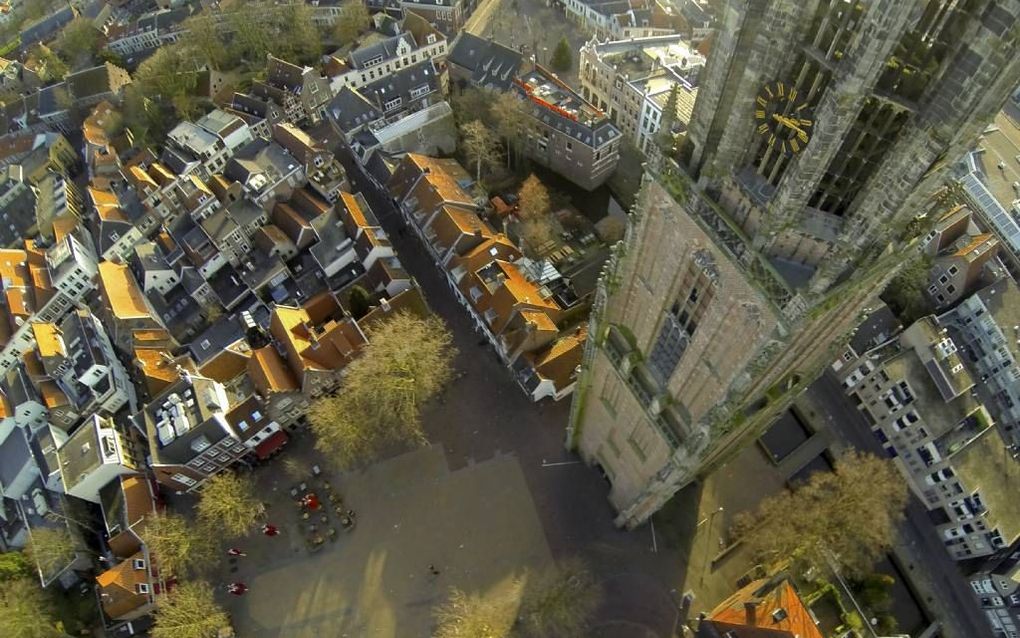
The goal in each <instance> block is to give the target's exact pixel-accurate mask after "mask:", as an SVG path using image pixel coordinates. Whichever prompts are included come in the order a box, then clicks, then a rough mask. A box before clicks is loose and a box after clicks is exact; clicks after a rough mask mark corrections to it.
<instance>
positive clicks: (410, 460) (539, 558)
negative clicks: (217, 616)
mask: <svg viewBox="0 0 1020 638" xmlns="http://www.w3.org/2000/svg"><path fill="white" fill-rule="evenodd" d="M311 447H312V441H311V438H310V437H305V438H304V439H303V440H299V441H296V442H295V443H293V444H292V445H291V446H289V449H288V450H287V454H288V455H291V456H296V457H298V458H301V459H303V460H307V461H308V463H309V465H310V464H311V463H313V462H318V463H321V462H322V461H321V459H319V458H318V455H317V454H315V453H314V451H312V450H311ZM257 477H258V485H259V488H260V493H261V494H262V495H263V498H265V499H266V500H267V501H268V502H269V503H270V506H269V520H270V521H271V522H272V523H274V524H275V525H278V526H279V527H280V528H281V529H282V531H283V533H282V534H281V535H280V536H277V537H274V538H268V537H266V536H263V535H262V534H261V533H259V532H255V533H253V534H252V535H251V536H250V537H249V538H246V539H242V540H240V541H237V545H238V546H240V547H241V548H243V549H244V551H245V552H246V553H247V554H248V556H246V557H242V558H238V559H236V566H237V568H236V571H230V564H229V563H226V564H225V565H224V567H225V568H226V569H225V571H224V573H222V574H220V576H219V582H220V583H227V582H232V581H235V580H238V581H241V582H244V583H246V584H247V585H249V587H250V588H251V589H250V591H249V592H248V594H247V595H245V596H244V597H241V598H238V597H234V596H230V595H229V594H227V593H226V592H224V591H221V592H220V597H221V599H222V602H223V603H224V605H225V606H226V608H227V609H228V611H229V612H230V613H231V616H232V617H233V619H234V624H235V626H236V629H237V631H238V635H239V636H243V637H244V638H270V637H271V638H334V637H335V638H340V637H348V636H349V637H351V638H355V637H358V638H360V637H362V636H380V637H387V638H390V637H395V638H399V637H404V636H427V635H429V633H430V628H431V626H432V609H433V607H434V606H435V605H436V604H438V603H440V602H441V601H442V600H444V599H445V596H446V594H447V592H448V590H449V588H450V587H451V586H454V585H456V586H457V587H460V588H463V589H465V590H467V591H472V592H476V591H477V592H486V593H488V592H494V591H498V590H500V589H502V588H505V587H507V586H508V585H509V584H510V583H511V581H512V580H513V578H514V577H515V576H517V575H519V574H521V573H522V571H523V570H524V569H526V568H529V567H530V568H540V567H542V566H544V565H547V564H549V563H550V562H551V560H552V559H551V556H550V553H549V548H548V546H547V545H546V542H545V536H544V534H543V533H542V528H541V525H540V524H539V521H538V517H537V515H536V512H535V507H534V505H533V504H532V502H531V499H530V496H529V494H528V490H527V488H526V487H525V485H524V477H523V474H522V472H521V467H520V464H519V463H518V462H517V460H516V459H515V458H513V457H509V456H500V457H497V458H492V459H490V460H487V461H485V462H483V463H478V464H475V465H471V466H468V467H463V468H461V469H459V470H456V471H453V472H451V471H450V469H449V468H448V465H447V463H446V459H445V458H444V453H443V450H442V448H441V447H438V446H431V447H427V448H422V449H420V450H415V451H412V452H408V453H406V454H402V455H400V456H397V457H394V458H391V459H389V460H386V461H383V462H381V463H378V464H375V465H373V466H372V467H370V468H368V469H367V470H365V471H364V472H357V473H351V474H347V475H344V476H342V477H339V476H337V475H334V474H332V473H330V472H328V471H327V472H326V473H325V475H324V478H326V479H327V480H329V481H330V483H331V485H333V486H334V489H336V490H337V491H338V492H339V493H340V494H341V495H342V498H343V499H344V506H345V507H350V508H353V509H354V510H355V511H356V512H357V521H358V522H357V526H356V527H355V528H354V529H353V530H352V531H350V532H344V531H342V530H338V535H337V536H338V537H337V540H335V541H326V542H325V543H324V544H323V546H322V549H320V550H319V551H318V552H316V553H311V552H310V551H309V549H308V548H307V546H306V545H305V542H304V540H303V536H302V534H303V530H302V527H307V525H308V524H309V523H308V522H305V521H303V520H302V519H301V518H300V511H301V510H300V508H299V507H298V506H297V505H296V503H295V501H294V499H293V498H292V497H291V494H290V488H291V487H292V483H295V482H296V481H291V480H287V479H286V478H285V475H283V474H282V473H281V472H280V471H279V467H278V466H276V467H268V468H262V469H261V470H259V471H258V472H257ZM307 483H308V485H309V490H311V491H314V492H316V493H317V494H319V495H320V496H321V495H322V494H323V489H322V485H321V482H319V481H318V480H315V479H307ZM320 511H323V510H320ZM317 519H318V514H316V515H314V516H312V517H311V521H312V523H311V524H316V525H319V526H320V527H322V528H324V527H327V526H326V525H321V524H320V523H319V521H318V520H317ZM332 524H334V525H335V522H333V523H332ZM430 565H432V566H434V567H435V568H436V569H437V570H438V571H439V574H438V575H432V574H430V573H429V566H430Z"/></svg>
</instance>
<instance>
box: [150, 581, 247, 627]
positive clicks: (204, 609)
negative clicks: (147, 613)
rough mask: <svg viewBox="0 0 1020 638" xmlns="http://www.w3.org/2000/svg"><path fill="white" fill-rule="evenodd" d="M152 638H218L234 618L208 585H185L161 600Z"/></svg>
mask: <svg viewBox="0 0 1020 638" xmlns="http://www.w3.org/2000/svg"><path fill="white" fill-rule="evenodd" d="M153 619H154V620H155V625H154V626H153V627H152V638H216V636H217V635H218V634H219V631H220V630H221V629H223V628H224V627H229V626H230V618H229V616H227V613H226V612H225V611H223V608H222V607H220V606H219V605H218V604H217V603H216V599H215V598H214V597H213V589H212V587H210V586H209V584H208V583H205V582H201V581H196V582H183V583H180V584H178V585H177V586H176V587H174V588H173V589H172V590H170V593H169V594H167V595H166V596H163V597H162V598H160V600H159V605H158V606H157V607H156V612H155V613H154V614H153Z"/></svg>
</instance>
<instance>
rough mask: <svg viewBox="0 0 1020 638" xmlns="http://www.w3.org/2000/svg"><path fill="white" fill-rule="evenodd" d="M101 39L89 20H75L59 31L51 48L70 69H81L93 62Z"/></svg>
mask: <svg viewBox="0 0 1020 638" xmlns="http://www.w3.org/2000/svg"><path fill="white" fill-rule="evenodd" d="M102 37H103V34H102V33H100V32H99V30H98V29H96V28H95V27H94V26H92V21H91V20H88V19H86V18H75V19H74V20H72V21H71V22H69V23H68V24H67V25H66V26H65V27H64V28H63V29H62V30H61V31H60V35H59V36H57V39H56V41H55V42H54V43H53V48H54V50H55V51H56V52H57V54H58V55H59V56H60V58H61V59H62V60H64V62H66V63H67V65H68V66H69V67H70V68H72V69H82V68H85V67H88V66H91V65H92V63H93V62H94V61H95V55H96V53H98V52H99V47H100V46H101V44H102Z"/></svg>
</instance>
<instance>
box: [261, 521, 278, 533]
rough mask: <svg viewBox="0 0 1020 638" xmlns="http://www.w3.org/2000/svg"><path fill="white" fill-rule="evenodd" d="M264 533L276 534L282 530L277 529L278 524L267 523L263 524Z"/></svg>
mask: <svg viewBox="0 0 1020 638" xmlns="http://www.w3.org/2000/svg"><path fill="white" fill-rule="evenodd" d="M262 533H263V534H265V535H266V536H276V535H278V534H279V533H280V530H279V529H277V527H276V525H272V524H270V523H266V524H265V525H263V526H262Z"/></svg>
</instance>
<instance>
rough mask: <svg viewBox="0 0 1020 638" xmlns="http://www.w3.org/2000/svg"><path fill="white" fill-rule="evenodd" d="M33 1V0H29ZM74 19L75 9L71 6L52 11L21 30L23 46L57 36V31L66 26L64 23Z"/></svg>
mask: <svg viewBox="0 0 1020 638" xmlns="http://www.w3.org/2000/svg"><path fill="white" fill-rule="evenodd" d="M28 1H29V2H31V1H32V0H28ZM71 20H74V11H72V10H71V7H69V6H65V7H64V8H63V9H60V10H59V11H56V12H54V13H51V14H50V15H48V16H46V17H45V18H43V19H41V20H39V21H38V22H36V23H34V24H32V25H29V26H28V27H27V28H25V29H24V30H22V32H21V46H23V47H27V46H29V45H31V44H36V43H38V42H47V41H49V40H51V39H53V38H54V37H56V35H57V32H59V31H60V30H61V29H63V28H64V25H66V24H67V23H69V22H70V21H71Z"/></svg>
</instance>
